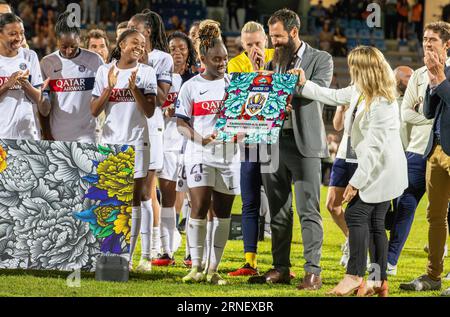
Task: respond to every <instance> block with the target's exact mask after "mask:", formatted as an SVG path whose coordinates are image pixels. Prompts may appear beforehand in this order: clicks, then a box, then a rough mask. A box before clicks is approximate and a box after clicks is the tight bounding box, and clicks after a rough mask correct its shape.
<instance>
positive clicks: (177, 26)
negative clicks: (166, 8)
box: [167, 15, 186, 33]
mask: <svg viewBox="0 0 450 317" xmlns="http://www.w3.org/2000/svg"><path fill="white" fill-rule="evenodd" d="M167 31H168V32H169V33H173V32H175V31H180V32H183V33H186V26H185V25H184V23H183V22H181V21H180V18H178V16H176V15H173V16H172V17H171V18H170V20H169V28H168V29H167Z"/></svg>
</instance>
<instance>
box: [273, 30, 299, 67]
mask: <svg viewBox="0 0 450 317" xmlns="http://www.w3.org/2000/svg"><path fill="white" fill-rule="evenodd" d="M295 49H296V47H295V42H294V39H293V38H292V37H291V36H289V40H288V42H287V43H286V44H284V45H282V46H278V47H276V48H275V53H274V55H273V65H274V66H275V65H278V66H279V69H280V70H281V71H283V72H285V71H286V70H287V68H288V66H289V64H290V62H291V61H292V59H293V58H294V54H295Z"/></svg>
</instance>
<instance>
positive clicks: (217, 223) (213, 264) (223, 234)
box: [208, 217, 231, 274]
mask: <svg viewBox="0 0 450 317" xmlns="http://www.w3.org/2000/svg"><path fill="white" fill-rule="evenodd" d="M230 223H231V218H216V217H214V218H213V228H212V240H211V251H210V252H211V255H210V257H209V265H208V273H210V274H211V273H214V272H217V269H218V267H219V263H220V260H221V259H222V255H223V251H224V249H225V245H226V244H227V241H228V236H229V234H230Z"/></svg>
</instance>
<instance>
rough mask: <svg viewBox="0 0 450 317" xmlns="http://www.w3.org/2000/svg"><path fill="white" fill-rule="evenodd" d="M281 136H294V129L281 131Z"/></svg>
mask: <svg viewBox="0 0 450 317" xmlns="http://www.w3.org/2000/svg"><path fill="white" fill-rule="evenodd" d="M281 136H294V129H281Z"/></svg>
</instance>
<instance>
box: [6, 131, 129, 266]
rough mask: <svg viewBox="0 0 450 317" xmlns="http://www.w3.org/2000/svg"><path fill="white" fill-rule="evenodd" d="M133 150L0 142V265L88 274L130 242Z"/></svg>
mask: <svg viewBox="0 0 450 317" xmlns="http://www.w3.org/2000/svg"><path fill="white" fill-rule="evenodd" d="M133 175H134V149H133V147H129V146H127V145H97V144H88V143H74V142H50V141H31V140H27V141H25V140H4V139H1V140H0V268H11V269H14V268H21V269H55V270H64V271H69V270H74V269H83V270H89V271H93V270H94V269H95V261H96V258H97V256H99V255H100V254H101V253H114V254H126V253H127V252H128V248H129V242H130V227H131V204H132V196H133Z"/></svg>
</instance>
